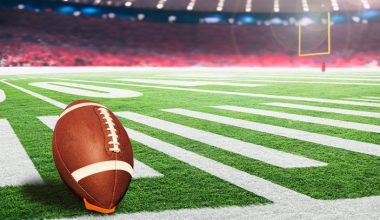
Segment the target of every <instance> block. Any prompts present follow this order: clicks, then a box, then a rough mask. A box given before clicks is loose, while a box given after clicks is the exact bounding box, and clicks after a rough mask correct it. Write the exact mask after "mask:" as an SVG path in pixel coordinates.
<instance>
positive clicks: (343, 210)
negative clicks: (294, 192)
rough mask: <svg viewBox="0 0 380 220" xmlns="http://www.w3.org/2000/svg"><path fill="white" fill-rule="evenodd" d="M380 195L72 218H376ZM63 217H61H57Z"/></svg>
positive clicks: (95, 219)
mask: <svg viewBox="0 0 380 220" xmlns="http://www.w3.org/2000/svg"><path fill="white" fill-rule="evenodd" d="M379 207H380V196H372V197H366V198H358V199H339V200H332V201H328V200H313V201H310V202H289V203H274V204H265V205H249V206H243V207H241V206H229V207H223V208H196V209H177V210H166V211H159V212H138V213H124V214H116V215H111V216H110V215H108V216H106V215H105V216H97V217H95V216H81V217H77V218H72V219H76V220H87V219H92V220H111V219H112V220H123V219H132V220H146V219H158V220H161V219H184V220H190V219H191V220H204V219H220V220H230V219H241V220H251V219H267V220H270V219H276V220H280V219H363V220H364V219H368V220H369V219H379V217H380V213H379ZM61 220H63V219H61Z"/></svg>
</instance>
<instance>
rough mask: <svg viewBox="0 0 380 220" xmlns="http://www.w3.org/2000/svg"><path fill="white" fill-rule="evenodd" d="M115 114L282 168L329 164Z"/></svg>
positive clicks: (166, 123)
mask: <svg viewBox="0 0 380 220" xmlns="http://www.w3.org/2000/svg"><path fill="white" fill-rule="evenodd" d="M115 114H116V115H117V116H119V117H123V118H126V119H128V120H132V121H135V122H138V123H142V124H145V125H147V126H150V127H153V128H157V129H161V130H164V131H166V132H169V133H172V134H176V135H179V136H182V137H185V138H188V139H192V140H195V141H199V142H202V143H205V144H208V145H210V146H214V147H217V148H220V149H223V150H226V151H229V152H233V153H236V154H239V155H242V156H245V157H249V158H252V159H255V160H259V161H262V162H265V163H268V164H271V165H274V166H278V167H282V168H301V167H318V166H326V165H327V164H326V163H323V162H320V161H316V160H312V159H309V158H305V157H302V156H297V155H293V154H290V153H286V152H282V151H279V150H275V149H272V148H268V147H264V146H260V145H256V144H252V143H248V142H244V141H240V140H237V139H234V138H229V137H225V136H222V135H218V134H214V133H211V132H207V131H202V130H199V129H195V128H191V127H188V126H184V125H180V124H177V123H173V122H169V121H165V120H161V119H157V118H153V117H149V116H146V115H141V114H138V113H134V112H116V113H115Z"/></svg>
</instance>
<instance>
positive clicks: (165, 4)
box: [52, 0, 380, 13]
mask: <svg viewBox="0 0 380 220" xmlns="http://www.w3.org/2000/svg"><path fill="white" fill-rule="evenodd" d="M52 1H54V0H52ZM55 1H57V0H55ZM60 1H64V2H70V3H82V4H90V5H107V6H116V7H127V8H143V9H157V10H177V11H186V10H188V11H207V12H210V11H220V12H274V13H276V12H291V13H295V12H308V11H316V12H318V11H362V10H368V9H380V1H379V0H60Z"/></svg>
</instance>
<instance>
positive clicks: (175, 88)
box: [57, 78, 380, 107]
mask: <svg viewBox="0 0 380 220" xmlns="http://www.w3.org/2000/svg"><path fill="white" fill-rule="evenodd" d="M57 80H66V81H76V82H89V83H99V84H107V85H124V86H133V87H141V88H155V89H168V90H176V91H189V92H202V93H210V94H223V95H236V96H247V97H256V98H269V99H284V100H296V101H306V102H320V103H331V104H339V105H356V106H368V107H380V103H371V102H354V101H344V100H336V99H321V98H306V97H297V96H281V95H267V94H255V93H243V92H229V91H218V90H207V89H191V88H179V87H168V86H150V85H137V84H129V83H112V82H100V81H91V80H73V79H70V80H68V79H58V78H57ZM379 85H380V84H379Z"/></svg>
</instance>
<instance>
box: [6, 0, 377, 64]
mask: <svg viewBox="0 0 380 220" xmlns="http://www.w3.org/2000/svg"><path fill="white" fill-rule="evenodd" d="M328 12H329V13H331V19H330V21H331V36H329V35H328V23H329V22H328V17H327V13H328ZM299 25H301V27H302V30H300V29H299ZM300 35H301V36H302V41H301V42H299V36H300ZM329 37H331V45H332V50H331V54H330V55H324V56H309V57H299V54H298V52H299V51H298V50H299V46H301V50H302V53H315V52H324V51H326V50H327V49H326V48H327V42H328V39H329ZM299 44H300V45H299ZM323 62H326V63H327V65H329V66H333V67H359V66H360V67H377V66H379V65H380V1H379V0H345V1H343V0H34V1H32V0H2V1H0V66H164V67H188V66H211V67H214V66H217V67H224V66H229V67H231V66H243V67H318V66H321V63H323Z"/></svg>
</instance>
